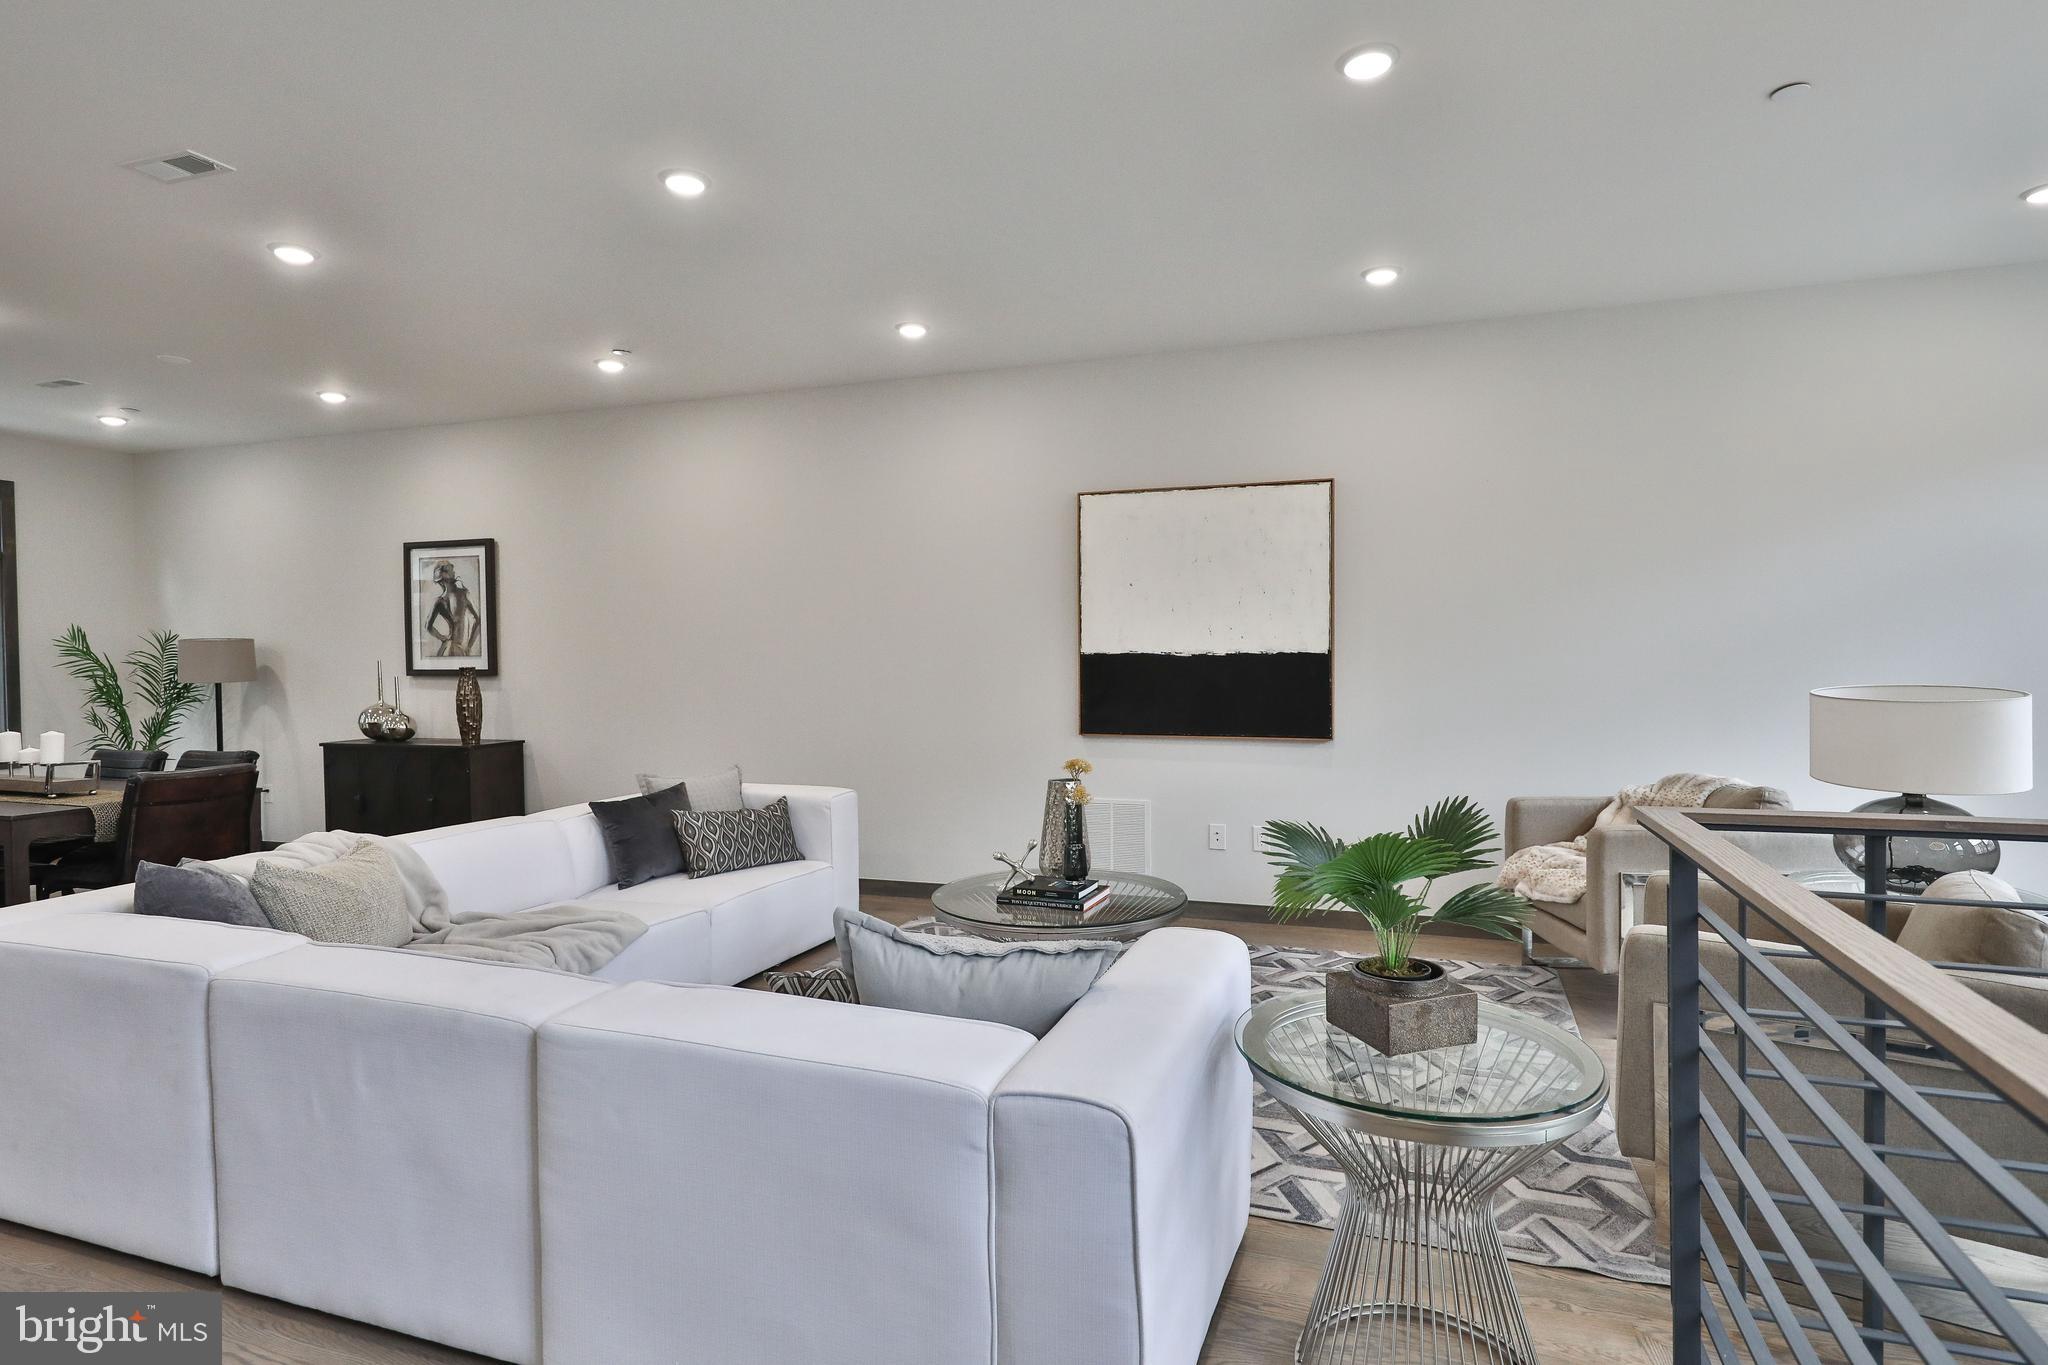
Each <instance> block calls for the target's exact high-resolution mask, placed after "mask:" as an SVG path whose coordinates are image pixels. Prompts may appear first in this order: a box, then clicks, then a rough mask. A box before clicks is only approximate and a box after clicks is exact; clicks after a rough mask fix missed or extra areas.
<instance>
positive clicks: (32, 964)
mask: <svg viewBox="0 0 2048 1365" xmlns="http://www.w3.org/2000/svg"><path fill="white" fill-rule="evenodd" d="M58 899H59V901H69V900H72V899H74V897H70V896H64V897H60V898H58ZM75 899H80V900H82V899H84V898H83V897H78V898H75ZM305 941H306V940H304V939H303V938H300V937H299V936H298V935H296V934H285V933H279V932H278V931H277V930H275V929H252V928H244V927H242V926H240V925H230V924H209V923H206V922H204V921H201V920H182V919H167V918H163V917H160V916H155V915H134V914H107V913H92V912H89V911H88V912H84V913H73V914H52V915H45V916H42V917H40V918H34V919H27V918H17V919H13V920H11V921H9V922H7V923H5V924H0V1218H6V1219H9V1220H12V1221H13V1222H17V1223H26V1224H28V1225H30V1226H32V1227H39V1228H46V1229H48V1230H49V1231H51V1232H56V1233H62V1234H63V1235H64V1236H67V1237H78V1238H82V1239H83V1240H85V1241H88V1242H97V1243H98V1244H99V1245H101V1246H106V1247H112V1248H114V1249H115V1250H117V1251H126V1252H130V1253H132V1254H134V1255H137V1256H145V1257H148V1258H149V1259H150V1260H152V1261H164V1262H167V1263H169V1264H171V1265H177V1266H184V1267H185V1268H186V1269H188V1270H196V1271H198V1272H200V1273H201V1274H204V1275H211V1274H213V1273H214V1272H215V1270H216V1269H218V1267H219V1257H218V1253H217V1242H216V1237H215V1224H214V1144H213V1098H212V1077H211V1067H210V1065H209V1061H208V1048H207V1036H206V997H207V985H208V981H209V979H210V978H211V976H212V975H213V974H214V973H215V972H219V971H223V970H229V969H232V968H234V967H236V966H239V965H241V964H243V963H247V962H251V961H254V960H257V959H260V958H264V957H267V956H269V955H271V954H274V953H282V952H286V951H289V950H291V949H293V948H296V947H298V946H300V945H303V944H304V943H305Z"/></svg>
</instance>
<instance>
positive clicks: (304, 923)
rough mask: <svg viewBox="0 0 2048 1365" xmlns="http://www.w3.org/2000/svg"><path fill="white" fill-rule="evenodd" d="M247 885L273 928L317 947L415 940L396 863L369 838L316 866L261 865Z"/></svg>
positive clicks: (392, 944) (400, 943)
mask: <svg viewBox="0 0 2048 1365" xmlns="http://www.w3.org/2000/svg"><path fill="white" fill-rule="evenodd" d="M249 887H250V889H251V890H252V891H254V892H255V893H256V903H257V904H258V905H260V906H262V907H263V913H264V914H265V915H266V916H268V917H269V919H270V923H271V925H272V927H274V928H278V929H285V930H288V931H290V932H292V933H295V934H304V935H305V936H306V937H307V938H310V939H312V940H313V941H314V942H316V943H369V944H375V945H377V946H378V947H383V948H399V947H403V946H404V945H405V944H407V943H410V942H411V941H412V912H411V911H410V910H409V909H407V907H406V901H405V883H404V882H403V881H402V880H400V878H399V875H398V864H396V863H394V862H392V861H391V855H390V854H388V853H386V852H385V851H384V850H383V849H381V848H379V847H377V846H376V845H375V844H373V843H371V842H370V841H369V840H368V839H365V840H363V841H362V842H361V843H359V844H357V845H356V846H355V847H354V848H352V849H350V850H349V851H348V852H346V853H344V854H342V855H341V856H340V857H339V858H336V859H335V860H334V861H333V862H329V863H321V864H320V865H319V866H318V867H287V866H285V865H284V864H282V863H277V862H272V861H268V860H266V861H264V862H260V863H258V864H256V871H255V872H254V873H253V874H252V875H251V876H250V878H249Z"/></svg>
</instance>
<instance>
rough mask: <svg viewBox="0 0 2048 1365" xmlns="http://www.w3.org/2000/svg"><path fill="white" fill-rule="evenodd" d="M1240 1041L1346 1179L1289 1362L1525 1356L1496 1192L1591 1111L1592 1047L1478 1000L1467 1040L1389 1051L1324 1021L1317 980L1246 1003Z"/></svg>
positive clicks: (1595, 1100) (1598, 1081)
mask: <svg viewBox="0 0 2048 1365" xmlns="http://www.w3.org/2000/svg"><path fill="white" fill-rule="evenodd" d="M1237 1046H1238V1050H1239V1051H1240V1052H1242V1053H1243V1054H1244V1056H1245V1060H1246V1061H1248V1062H1250V1063H1251V1067H1252V1071H1253V1073H1254V1074H1256V1075H1257V1076H1258V1078H1259V1082H1260V1083H1261V1084H1262V1085H1264V1086H1265V1087H1266V1089H1267V1091H1268V1092H1270V1093H1271V1094H1272V1096H1273V1098H1274V1099H1276V1100H1278V1101H1279V1102H1280V1103H1281V1104H1282V1105H1283V1106H1285V1107H1286V1108H1287V1110H1288V1111H1289V1112H1290V1113H1292V1114H1293V1115H1294V1116H1295V1117H1296V1118H1297V1119H1299V1120H1301V1123H1302V1125H1303V1126H1304V1127H1306V1128H1307V1129H1308V1131H1309V1132H1310V1133H1311V1134H1313V1135H1314V1136H1315V1138H1316V1140H1317V1141H1318V1142H1320V1143H1322V1145H1323V1148H1324V1150H1325V1151H1327V1152H1329V1154H1330V1155H1331V1156H1332V1157H1334V1158H1335V1159H1336V1161H1337V1163H1338V1165H1340V1166H1342V1167H1343V1169H1344V1174H1345V1177H1346V1179H1345V1187H1344V1204H1343V1208H1342V1210H1341V1211H1340V1212H1339V1214H1338V1217H1337V1232H1336V1236H1335V1237H1334V1238H1333V1239H1332V1240H1331V1243H1330V1253H1329V1256H1328V1258H1327V1259H1326V1260H1325V1261H1324V1263H1323V1277H1322V1280H1321V1282H1320V1283H1319V1284H1318V1285H1317V1286H1316V1293H1315V1298H1314V1300H1313V1301H1312V1302H1311V1303H1310V1305H1309V1318H1308V1325H1307V1326H1306V1327H1304V1328H1303V1329H1302V1333H1301V1337H1300V1340H1299V1341H1298V1342H1297V1343H1296V1345H1295V1348H1294V1358H1295V1360H1296V1361H1297V1362H1300V1365H1366V1363H1367V1362H1375V1361H1381V1360H1401V1361H1410V1360H1426V1361H1452V1360H1455V1361H1472V1360H1492V1361H1503V1362H1514V1365H1535V1361H1536V1351H1535V1347H1534V1346H1533V1345H1532V1344H1531V1342H1530V1340H1529V1324H1528V1320H1527V1319H1526V1318H1525V1317H1524V1316H1523V1314H1522V1304H1521V1300H1520V1298H1519V1297H1518V1296H1517V1295H1516V1293H1515V1283H1514V1279H1513V1278H1512V1276H1511V1275H1510V1274H1509V1271H1508V1262H1507V1256H1506V1254H1505V1253H1504V1252H1503V1251H1502V1249H1501V1244H1500V1229H1499V1227H1498V1226H1497V1225H1496V1224H1495V1223H1494V1220H1493V1195H1494V1191H1495V1190H1497V1189H1499V1188H1500V1185H1501V1183H1502V1182H1503V1181H1505V1180H1507V1179H1508V1177H1510V1176H1512V1175H1514V1174H1515V1173H1516V1172H1517V1171H1520V1170H1521V1169H1523V1168H1524V1167H1526V1166H1527V1165H1528V1164H1529V1163H1530V1162H1532V1161H1534V1160H1536V1158H1538V1157H1540V1156H1541V1155H1543V1153H1545V1152H1547V1151H1549V1150H1550V1149H1551V1148H1552V1147H1554V1146H1556V1145H1557V1144H1558V1143H1559V1142H1561V1141H1563V1140H1564V1139H1565V1138H1567V1137H1569V1136H1571V1135H1572V1134H1573V1133H1576V1132H1577V1131H1578V1130H1579V1129H1581V1128H1583V1127H1585V1126H1586V1125H1587V1124H1589V1123H1591V1122H1592V1121H1593V1119H1594V1118H1595V1117H1596V1116H1597V1115H1598V1114H1599V1113H1600V1107H1601V1105H1602V1104H1603V1103H1605V1101H1606V1099H1607V1071H1606V1068H1605V1067H1603V1066H1602V1065H1601V1063H1600V1059H1599V1057H1597V1056H1596V1055H1594V1053H1593V1050H1592V1049H1591V1048H1589V1047H1587V1046H1586V1045H1585V1043H1583V1042H1581V1041H1580V1040H1579V1039H1578V1038H1576V1037H1574V1036H1573V1035H1572V1034H1570V1033H1567V1032H1566V1031H1565V1030H1563V1029H1561V1028H1558V1027H1556V1026H1555V1025H1552V1024H1546V1023H1544V1022H1543V1021H1542V1020H1540V1019H1535V1018H1532V1017H1530V1016H1529V1015H1526V1014H1522V1013H1520V1012H1519V1011H1516V1010H1511V1009H1507V1008H1505V1007H1503V1006H1500V1005H1495V1004H1493V1003H1491V1002H1490V1001H1486V1000H1481V1001H1480V1002H1479V1040H1478V1041H1477V1042H1476V1043H1473V1044H1472V1045H1471V1046H1469V1047H1460V1048H1442V1049H1438V1050H1436V1051H1431V1052H1415V1053H1410V1054H1408V1055H1406V1056H1402V1057H1387V1056H1383V1055H1382V1054H1380V1053H1379V1052H1376V1051H1374V1050H1373V1049H1372V1048H1371V1047H1369V1046H1368V1045H1366V1044H1365V1043H1363V1042H1361V1041H1359V1040H1358V1039H1356V1038H1353V1037H1352V1036H1351V1035H1350V1034H1348V1033H1345V1032H1343V1031H1342V1030H1340V1029H1334V1028H1332V1027H1330V1024H1329V1021H1328V1019H1327V1018H1325V1017H1324V1014H1323V992H1321V991H1320V990H1311V991H1294V992H1290V993H1288V994H1286V995H1279V996H1275V997H1274V998H1273V999H1271V1000H1268V1001H1266V1002H1264V1003H1263V1004H1260V1005H1256V1006H1254V1007H1253V1008H1252V1009H1250V1010H1249V1011H1247V1012H1246V1013H1245V1014H1244V1015H1243V1016H1242V1017H1240V1018H1239V1019H1238V1021H1237Z"/></svg>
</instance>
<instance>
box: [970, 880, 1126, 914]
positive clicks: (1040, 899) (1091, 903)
mask: <svg viewBox="0 0 2048 1365" xmlns="http://www.w3.org/2000/svg"><path fill="white" fill-rule="evenodd" d="M1108 902H1109V887H1108V885H1107V884H1106V883H1103V882H1099V881H1095V880H1093V879H1088V880H1083V881H1075V882H1070V881H1067V880H1066V879H1064V878H1062V877H1043V876H1040V877H1030V878H1027V879H1025V880H1024V881H1021V882H1018V883H1016V884H1015V885H1013V886H1006V887H1004V888H1003V889H1002V890H1001V891H998V892H997V893H996V904H997V905H1000V906H1002V907H1003V908H1004V909H1007V910H1035V911H1040V912H1042V913H1044V914H1045V915H1046V916H1047V917H1048V918H1052V917H1056V916H1065V917H1067V918H1070V919H1086V918H1087V917H1088V916H1089V915H1091V914H1093V913H1094V912H1095V911H1097V910H1100V909H1101V908H1102V907H1103V906H1104V905H1106V904H1107V903H1108Z"/></svg>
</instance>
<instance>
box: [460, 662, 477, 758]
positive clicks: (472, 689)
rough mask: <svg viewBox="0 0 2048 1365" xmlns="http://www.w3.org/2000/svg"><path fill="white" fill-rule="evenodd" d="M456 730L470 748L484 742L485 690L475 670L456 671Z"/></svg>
mask: <svg viewBox="0 0 2048 1365" xmlns="http://www.w3.org/2000/svg"><path fill="white" fill-rule="evenodd" d="M455 730H456V733H457V734H459V735H461V736H462V742H463V744H465V745H466V746H468V747H469V748H472V749H474V748H475V747H476V746H477V745H479V744H481V743H483V742H484V689H483V686H482V685H481V684H480V683H478V682H477V680H476V670H475V669H473V668H458V669H456V670H455Z"/></svg>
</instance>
